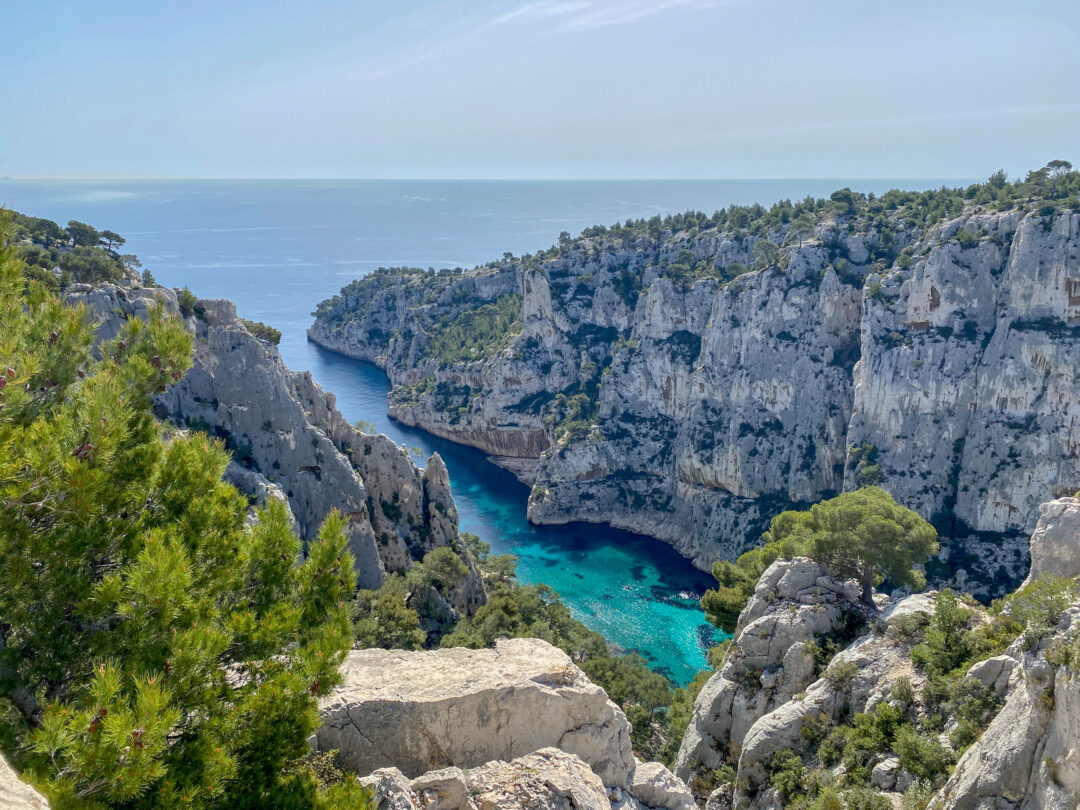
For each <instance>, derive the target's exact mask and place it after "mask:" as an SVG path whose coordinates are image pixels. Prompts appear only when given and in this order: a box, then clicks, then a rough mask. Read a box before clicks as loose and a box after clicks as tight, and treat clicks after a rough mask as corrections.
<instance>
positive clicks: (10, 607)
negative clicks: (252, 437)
mask: <svg viewBox="0 0 1080 810" xmlns="http://www.w3.org/2000/svg"><path fill="white" fill-rule="evenodd" d="M0 224H2V223H0ZM92 341H93V330H92V328H91V326H90V325H89V321H88V317H87V312H86V311H84V310H83V309H82V308H79V307H69V306H65V305H64V304H63V303H62V302H61V301H60V300H58V299H57V297H56V296H54V295H52V294H51V293H49V292H48V291H47V290H46V289H45V288H44V287H42V286H41V285H40V284H39V283H37V282H34V281H30V280H28V279H27V277H26V274H25V272H24V267H23V265H22V262H21V261H19V260H18V259H17V258H16V255H15V253H14V251H13V249H12V248H11V247H10V246H5V247H3V248H0V618H2V624H0V694H3V695H4V696H5V697H6V700H7V701H10V703H9V704H8V707H7V708H8V709H9V710H8V711H7V712H6V713H3V714H2V717H3V721H2V722H3V723H4V724H6V726H7V728H5V729H3V730H2V731H3V733H2V734H0V739H17V740H18V741H19V743H20V745H19V748H18V750H14V751H7V752H6V753H7V754H8V755H9V756H14V758H15V759H16V761H18V762H19V763H20V765H21V766H22V767H23V768H24V769H25V771H26V772H27V773H28V774H30V775H31V776H32V778H33V779H34V780H35V781H36V782H38V783H39V784H40V785H42V786H43V788H44V789H45V790H46V792H47V793H48V794H49V795H50V797H51V799H52V800H53V806H54V807H55V808H73V807H74V808H104V807H125V808H151V807H160V808H177V807H190V808H218V807H220V808H226V807H227V808H248V807H250V808H255V807H290V808H292V807H295V808H305V807H320V808H330V807H341V808H344V807H350V808H353V807H365V806H366V805H367V802H368V799H369V794H368V793H367V792H366V791H365V790H363V789H362V788H361V787H360V786H359V785H358V784H357V783H355V781H347V780H346V781H341V782H340V783H339V784H336V785H331V786H329V787H326V786H325V785H320V784H319V782H318V780H317V778H316V776H315V773H314V771H313V770H312V769H311V768H307V767H305V766H304V764H303V761H304V757H305V756H306V755H307V748H306V746H305V739H306V738H307V737H308V736H309V735H310V734H311V733H312V731H313V730H314V729H315V727H316V724H317V721H318V718H317V711H316V700H317V698H318V697H319V696H320V695H324V694H326V692H327V690H329V689H330V688H331V687H332V686H333V685H335V684H336V683H338V682H339V680H340V676H339V674H338V665H339V663H340V662H341V660H342V658H343V655H344V651H345V650H346V649H348V648H349V646H350V645H351V641H352V625H351V619H352V617H351V604H350V598H351V596H352V593H353V591H354V589H355V574H354V571H353V560H352V557H351V555H350V554H349V552H348V551H347V550H346V540H345V533H344V529H345V522H344V520H343V518H342V517H341V516H340V515H337V514H334V515H331V516H330V517H329V518H327V520H326V522H325V524H324V525H323V527H322V530H321V532H320V535H319V538H318V540H317V541H316V542H313V543H312V544H311V547H310V549H309V552H308V556H307V558H306V560H304V561H303V562H302V563H301V562H299V561H298V560H299V558H300V552H301V545H300V541H299V539H298V538H297V537H296V536H295V535H293V534H292V533H291V530H290V528H289V521H288V516H287V514H286V509H285V506H284V505H283V504H281V503H276V502H272V503H271V504H270V505H269V506H267V507H266V508H265V509H263V510H262V511H261V512H260V513H259V520H258V523H257V524H256V525H255V526H254V527H252V528H248V526H247V522H246V515H247V509H248V504H247V501H246V500H245V499H244V498H243V497H242V496H240V495H239V494H238V493H237V492H236V490H235V489H233V488H232V487H231V486H229V485H227V484H225V483H223V482H222V480H221V475H222V473H223V472H224V469H225V466H226V465H227V463H228V460H229V458H228V454H227V453H226V452H225V450H224V448H223V447H222V446H221V445H220V444H219V443H217V442H212V441H210V440H209V439H207V438H206V437H205V436H202V435H201V434H193V435H190V436H188V435H184V434H182V433H180V434H176V435H171V436H168V437H165V436H164V435H163V432H162V428H161V427H160V426H159V425H158V423H157V422H156V421H155V420H154V418H153V415H152V413H151V399H152V397H153V395H154V393H155V392H157V391H161V390H163V388H164V386H166V385H168V384H169V383H172V382H175V381H177V380H179V379H180V378H181V376H182V375H183V374H184V373H185V371H186V370H187V368H188V366H189V364H190V357H191V351H192V343H191V338H190V336H189V334H188V333H187V332H186V331H185V329H184V327H183V325H182V324H181V323H180V322H179V321H178V320H176V319H173V318H170V317H168V316H167V315H166V313H165V312H164V310H163V309H162V308H158V309H157V310H155V311H154V312H152V313H151V315H150V318H149V320H148V321H146V322H143V321H139V320H136V319H132V320H131V321H129V322H128V323H127V324H126V325H125V326H124V328H123V329H122V330H121V333H120V334H119V335H118V336H117V337H116V338H115V339H113V340H111V341H108V342H106V343H104V344H102V345H101V346H100V348H99V352H98V354H99V357H95V353H94V351H93V347H92ZM0 702H3V701H2V700H0ZM12 707H14V708H12Z"/></svg>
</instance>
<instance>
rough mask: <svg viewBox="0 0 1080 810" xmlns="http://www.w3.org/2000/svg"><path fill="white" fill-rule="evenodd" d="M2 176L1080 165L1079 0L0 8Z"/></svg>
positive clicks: (745, 171) (485, 0) (853, 172)
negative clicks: (1067, 162) (1054, 161)
mask: <svg viewBox="0 0 1080 810" xmlns="http://www.w3.org/2000/svg"><path fill="white" fill-rule="evenodd" d="M0 19H2V21H3V22H2V25H3V29H4V31H5V34H6V36H5V37H4V40H5V41H4V44H3V46H2V47H0V82H2V83H0V86H2V87H3V96H4V103H3V105H2V107H0V176H59V177H200V178H202V177H272V178H291V177H342V178H454V179H467V178H505V179H525V178H538V179H592V178H605V179H607V178H802V177H830V178H831V177H843V178H860V177H873V178H905V177H941V178H945V177H984V176H987V175H988V174H990V173H991V172H992V171H994V170H996V169H998V168H1004V169H1006V170H1007V171H1008V172H1009V173H1010V174H1011V175H1014V176H1015V175H1022V174H1023V173H1024V171H1026V170H1027V169H1031V168H1036V167H1038V166H1041V165H1043V164H1044V163H1046V162H1047V161H1048V160H1050V159H1054V158H1065V159H1070V160H1073V161H1074V162H1077V163H1080V148H1078V146H1080V48H1077V47H1076V43H1077V42H1078V41H1080V0H973V1H969V0H932V1H929V0H903V2H896V1H895V0H891V1H890V2H883V1H882V0H814V1H813V2H811V1H810V0H652V1H651V2H646V0H445V1H444V0H352V2H343V1H342V0H306V2H277V1H276V0H186V2H180V1H179V0H176V2H155V0H100V1H99V2H87V0H68V1H67V2H61V1H60V0H34V2H29V3H28V2H17V0H0Z"/></svg>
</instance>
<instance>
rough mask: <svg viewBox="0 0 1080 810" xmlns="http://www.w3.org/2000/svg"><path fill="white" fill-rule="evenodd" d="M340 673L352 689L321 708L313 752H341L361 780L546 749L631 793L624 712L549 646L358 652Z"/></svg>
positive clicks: (340, 690) (529, 642) (341, 690)
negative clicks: (386, 771)
mask: <svg viewBox="0 0 1080 810" xmlns="http://www.w3.org/2000/svg"><path fill="white" fill-rule="evenodd" d="M341 671H342V675H343V676H344V682H343V683H342V684H341V685H340V686H339V687H337V688H336V689H335V690H334V691H333V692H331V693H330V694H329V695H327V696H326V697H325V698H324V699H323V700H322V701H321V703H320V705H319V710H320V714H321V716H322V724H321V726H320V728H319V730H318V731H317V732H316V735H315V744H316V746H317V747H318V749H319V750H323V751H328V750H334V749H336V750H338V751H339V752H340V761H341V764H342V767H344V768H346V769H347V770H350V771H352V772H354V773H357V774H360V775H366V774H369V773H371V772H372V771H375V770H376V769H379V768H386V767H396V768H398V769H400V770H401V771H402V773H404V774H405V775H406V776H408V777H410V778H415V777H418V776H420V775H421V774H424V773H427V772H428V771H431V770H436V769H439V768H448V767H452V766H456V767H459V768H476V767H479V766H481V765H483V764H485V763H487V762H491V761H493V760H503V761H510V760H513V759H517V758H519V757H522V756H525V755H526V754H531V753H533V752H534V751H538V750H539V749H541V748H548V747H553V748H558V749H560V750H562V751H565V752H567V753H570V754H574V755H576V756H578V757H580V758H581V759H582V760H583V761H584V762H585V763H587V764H588V765H589V767H590V768H591V769H592V770H593V771H595V772H596V774H597V775H598V776H600V778H601V779H602V780H603V781H604V784H605V785H608V786H617V785H618V786H621V785H624V784H626V783H627V779H628V777H629V774H630V773H631V772H632V771H633V770H634V766H635V762H634V756H633V753H632V751H631V748H630V725H629V723H628V722H627V720H626V717H625V716H624V715H623V713H622V711H621V710H620V709H619V708H618V707H617V706H616V705H615V704H614V703H612V702H611V701H610V700H609V699H608V697H607V695H606V694H605V693H604V690H603V689H601V688H600V687H599V686H596V685H595V684H593V683H592V682H591V681H590V680H589V679H588V678H587V677H585V675H584V673H582V671H581V670H580V669H578V668H577V667H576V666H575V665H574V664H573V663H572V662H571V661H570V658H569V657H568V656H567V655H566V654H565V653H564V652H562V651H561V650H559V649H557V648H555V647H553V646H551V645H550V644H548V643H547V642H545V641H540V640H538V639H509V640H505V641H500V642H498V644H497V645H496V647H495V648H494V649H485V650H469V649H465V648H460V647H459V648H453V649H446V650H433V651H428V652H405V651H401V650H353V651H352V652H350V653H349V654H348V656H347V657H346V659H345V663H344V664H343V665H342V668H341Z"/></svg>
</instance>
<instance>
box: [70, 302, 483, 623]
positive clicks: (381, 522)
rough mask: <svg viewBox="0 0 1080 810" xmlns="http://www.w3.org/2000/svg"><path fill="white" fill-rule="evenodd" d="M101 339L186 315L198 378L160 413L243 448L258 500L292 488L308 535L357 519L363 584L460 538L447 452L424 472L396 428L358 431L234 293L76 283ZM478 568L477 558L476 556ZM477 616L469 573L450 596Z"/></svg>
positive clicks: (353, 536) (161, 404)
mask: <svg viewBox="0 0 1080 810" xmlns="http://www.w3.org/2000/svg"><path fill="white" fill-rule="evenodd" d="M68 298H69V300H71V301H72V302H82V303H84V304H86V305H87V306H88V307H89V308H90V311H91V316H92V317H93V318H94V319H95V320H96V322H97V324H98V334H99V336H100V337H102V338H108V337H112V336H113V335H115V334H116V332H117V330H118V328H119V325H120V324H121V323H122V322H123V320H124V319H126V318H130V317H143V318H145V317H146V316H147V313H148V312H149V309H150V307H152V306H154V305H156V304H158V303H160V304H161V305H163V306H164V307H165V308H166V309H167V310H168V311H170V312H172V313H174V314H178V315H182V316H183V317H184V319H185V321H186V323H187V326H188V329H189V330H190V331H191V333H192V334H193V336H194V338H195V353H194V362H193V365H192V368H191V370H190V371H189V372H188V374H187V375H186V376H185V377H184V378H183V379H182V380H180V381H179V382H177V383H176V384H174V385H172V386H170V387H169V388H168V389H166V390H165V391H164V392H163V393H161V394H160V395H159V396H158V397H157V399H156V402H155V410H156V412H157V414H158V416H159V417H160V418H163V419H167V420H169V421H171V422H173V423H175V424H177V425H180V426H182V427H188V428H195V429H200V430H204V431H206V432H208V433H210V434H211V435H215V436H218V437H221V438H222V439H224V440H225V442H226V444H227V445H228V447H229V448H230V449H231V450H232V451H233V455H234V459H235V462H234V464H232V465H230V468H229V472H228V473H227V478H228V480H229V481H230V482H231V483H233V484H234V485H235V486H237V487H238V488H240V489H241V491H243V492H245V493H247V494H248V495H249V496H250V497H252V498H253V499H254V500H256V501H258V500H259V499H263V498H265V497H267V495H268V493H269V494H274V493H277V494H281V495H284V496H285V497H286V498H287V499H288V501H289V505H290V507H291V509H292V512H293V515H294V516H295V518H296V521H297V525H298V527H299V531H300V535H301V537H302V538H304V539H305V540H310V539H311V538H313V537H314V536H315V534H316V533H317V531H318V529H319V526H320V524H321V523H322V521H323V519H324V518H325V517H326V515H327V514H328V513H329V512H330V510H331V509H338V510H340V511H341V512H343V513H344V514H345V515H346V516H347V517H348V519H349V537H350V550H351V551H352V552H353V554H354V556H355V557H356V562H357V565H356V567H357V573H358V580H359V584H360V585H361V587H367V588H374V587H377V586H378V585H379V584H380V583H381V582H382V580H383V578H384V576H385V575H386V573H387V572H393V571H404V570H406V569H407V568H408V567H409V566H410V565H411V564H412V562H413V561H414V560H419V559H422V558H423V555H424V554H425V553H426V552H427V551H430V550H431V549H433V548H435V547H437V546H446V545H454V544H456V543H457V542H458V529H457V511H456V509H455V508H454V504H453V499H452V498H451V495H450V482H449V478H448V476H447V474H446V467H445V465H444V464H443V463H442V459H440V458H439V457H438V455H435V456H433V457H432V458H431V459H429V460H428V464H427V469H426V470H423V471H421V470H420V469H418V468H417V467H416V465H415V464H414V463H413V462H412V460H411V459H410V457H409V455H408V453H407V452H406V451H405V450H403V449H402V448H400V447H398V446H397V445H395V444H394V443H393V442H392V441H391V440H390V439H388V438H387V437H386V436H381V435H369V434H366V433H360V432H358V431H357V430H355V429H354V428H353V427H352V426H351V425H349V424H348V423H347V422H346V421H345V419H344V418H343V417H342V416H341V414H340V413H339V412H338V410H337V408H336V407H335V400H334V396H333V394H330V393H326V392H324V391H322V389H321V388H320V387H319V386H318V384H317V383H316V382H315V381H314V380H313V379H312V377H311V374H310V373H308V372H293V371H290V370H289V369H288V368H286V366H285V364H284V363H283V362H282V360H281V356H280V355H279V354H278V351H277V348H276V347H275V346H273V345H272V344H270V343H268V342H266V341H264V340H260V339H258V338H256V337H254V336H253V335H252V334H251V333H250V332H249V331H248V329H247V327H246V326H245V325H244V323H243V321H241V319H240V318H238V317H237V314H236V308H235V306H234V305H233V303H232V302H231V301H225V300H209V299H206V300H201V301H198V302H197V304H195V305H194V307H193V308H192V309H190V310H189V311H188V312H186V313H182V312H181V310H180V307H179V305H178V302H177V296H176V293H175V292H174V291H172V290H166V289H162V288H148V287H141V286H138V285H137V284H136V283H134V282H128V283H125V284H120V285H114V284H103V285H98V286H95V287H89V286H85V285H75V286H73V287H72V288H71V289H70V290H69V293H68ZM470 566H471V563H470ZM450 598H451V600H452V602H453V605H452V607H453V608H454V609H456V610H458V611H464V612H471V611H473V610H475V608H476V607H477V606H478V605H480V604H482V603H483V601H484V599H485V597H484V591H483V587H482V585H481V583H480V579H479V577H478V575H476V573H475V572H474V571H470V574H469V576H468V577H467V578H466V579H465V581H463V582H462V583H460V584H459V586H458V587H457V588H456V589H455V590H454V592H453V593H452V594H451V596H450Z"/></svg>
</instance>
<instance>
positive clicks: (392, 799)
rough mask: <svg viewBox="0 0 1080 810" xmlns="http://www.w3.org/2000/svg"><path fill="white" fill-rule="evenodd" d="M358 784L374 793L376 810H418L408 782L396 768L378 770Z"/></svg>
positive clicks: (418, 805)
mask: <svg viewBox="0 0 1080 810" xmlns="http://www.w3.org/2000/svg"><path fill="white" fill-rule="evenodd" d="M360 784H362V785H363V786H364V787H366V788H368V789H369V790H372V791H374V793H375V807H376V808H377V810H420V807H421V805H420V802H419V800H418V799H417V798H416V794H415V793H413V790H412V786H411V785H410V784H409V780H408V779H407V778H406V776H405V774H403V773H402V772H401V771H399V770H398V769H397V768H379V769H378V770H377V771H374V772H373V773H371V774H369V775H368V776H365V777H364V778H362V779H361V780H360Z"/></svg>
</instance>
